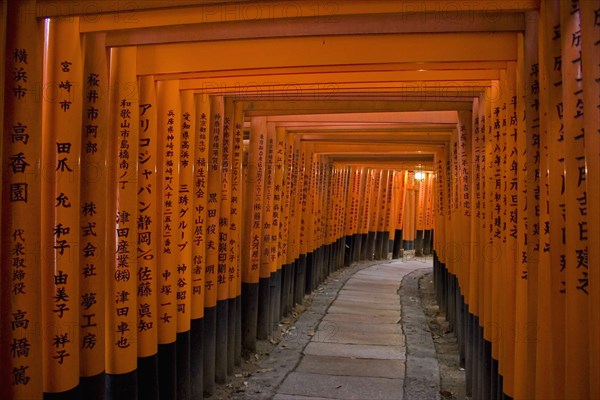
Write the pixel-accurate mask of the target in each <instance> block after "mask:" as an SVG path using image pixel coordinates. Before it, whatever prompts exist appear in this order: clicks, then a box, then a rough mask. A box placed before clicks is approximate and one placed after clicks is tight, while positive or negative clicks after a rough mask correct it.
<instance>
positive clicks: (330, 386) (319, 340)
mask: <svg viewBox="0 0 600 400" xmlns="http://www.w3.org/2000/svg"><path fill="white" fill-rule="evenodd" d="M427 267H430V262H427V263H425V262H423V261H409V262H403V261H399V260H394V261H379V262H377V263H375V262H373V261H371V262H363V263H359V264H357V265H354V266H353V267H351V268H349V269H347V270H345V271H343V272H342V273H341V274H340V275H338V276H336V277H334V278H333V279H332V280H330V281H329V282H328V283H327V284H326V285H325V286H324V287H323V288H322V290H321V291H320V293H318V294H317V296H316V297H315V299H314V301H313V303H312V305H311V307H310V308H309V309H308V310H307V311H306V312H305V313H304V314H303V315H302V317H301V318H300V319H299V320H298V322H297V323H296V325H295V327H294V329H293V330H292V331H291V332H292V334H290V335H288V336H287V337H286V338H285V339H284V340H283V341H282V342H281V343H280V345H279V346H278V347H277V348H276V350H275V351H274V352H273V353H272V354H271V356H270V357H269V359H267V360H265V361H264V362H263V363H262V364H261V366H260V370H261V371H265V372H262V373H258V374H255V375H254V376H253V377H252V378H250V379H249V381H248V388H247V390H246V392H245V393H243V394H241V395H240V396H239V397H237V398H239V399H274V400H295V399H297V400H302V399H304V400H311V399H312V400H318V399H346V400H366V399H369V400H384V399H385V400H387V399H396V400H401V399H403V398H404V397H403V394H404V392H405V388H404V386H405V379H406V367H407V365H406V359H407V347H406V337H405V335H404V327H403V324H402V321H401V315H402V310H401V302H400V295H399V288H400V286H401V282H402V280H403V278H404V277H405V276H406V275H407V274H410V273H411V272H414V271H416V270H418V269H423V268H427ZM431 346H433V343H431ZM438 380H439V379H438ZM408 400H412V399H408Z"/></svg>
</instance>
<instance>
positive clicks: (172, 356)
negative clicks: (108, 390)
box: [109, 342, 177, 399]
mask: <svg viewBox="0 0 600 400" xmlns="http://www.w3.org/2000/svg"><path fill="white" fill-rule="evenodd" d="M158 388H159V393H160V398H161V399H168V398H176V396H177V343H176V342H173V343H165V344H159V345H158ZM115 389H116V391H118V392H121V389H120V388H118V387H117V388H115ZM109 399H112V397H110V394H109Z"/></svg>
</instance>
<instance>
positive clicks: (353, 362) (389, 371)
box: [296, 355, 405, 379]
mask: <svg viewBox="0 0 600 400" xmlns="http://www.w3.org/2000/svg"><path fill="white" fill-rule="evenodd" d="M404 370H405V368H404V361H403V360H370V359H360V358H357V359H348V358H343V357H334V356H318V355H307V356H305V357H304V358H303V359H302V361H300V364H299V365H298V367H296V372H305V373H311V374H322V375H340V376H374V377H380V378H398V379H402V378H404Z"/></svg>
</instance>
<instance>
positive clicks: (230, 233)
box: [219, 100, 242, 375]
mask: <svg viewBox="0 0 600 400" xmlns="http://www.w3.org/2000/svg"><path fill="white" fill-rule="evenodd" d="M235 113H236V106H235V102H234V101H233V100H228V101H227V102H226V104H225V122H224V125H223V162H222V166H223V168H222V173H223V176H222V178H221V181H222V183H223V189H222V194H221V196H223V195H224V194H225V193H227V196H228V198H227V199H224V200H223V202H222V204H221V221H220V225H221V226H222V230H221V232H222V233H225V231H226V236H223V235H222V234H221V235H220V236H219V242H220V243H223V242H225V247H224V248H221V247H220V248H219V251H220V252H222V254H221V255H220V257H221V258H224V259H225V260H224V261H221V262H222V263H224V265H225V277H224V278H225V280H226V281H227V296H226V302H227V317H226V319H227V332H226V343H227V357H224V358H225V361H226V374H227V375H230V374H232V373H233V368H234V363H235V329H236V321H235V320H236V313H235V299H236V297H237V278H236V270H235V269H236V266H235V264H236V258H237V255H238V254H239V253H238V252H237V250H239V249H238V248H236V241H235V239H234V235H235V230H236V227H237V225H233V222H232V220H233V217H234V216H235V215H236V214H237V209H236V207H237V204H238V203H237V202H238V201H239V199H237V198H236V199H235V203H234V199H233V196H234V193H233V173H234V169H235V166H234V165H235V164H234V160H233V157H234V156H233V152H234V146H235V145H234V142H235V135H236V122H235ZM238 131H239V132H238V134H240V135H241V134H242V133H241V128H240V129H239V130H238ZM238 159H239V153H238ZM238 172H239V171H238ZM236 177H237V178H238V181H237V182H236V185H237V184H239V175H237V176H236ZM236 190H237V189H236ZM236 196H237V193H236ZM232 208H234V209H235V211H232Z"/></svg>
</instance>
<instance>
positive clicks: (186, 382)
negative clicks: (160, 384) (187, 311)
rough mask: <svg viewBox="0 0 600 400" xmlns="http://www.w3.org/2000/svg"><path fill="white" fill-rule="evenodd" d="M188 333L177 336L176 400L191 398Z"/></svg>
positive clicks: (189, 337)
mask: <svg viewBox="0 0 600 400" xmlns="http://www.w3.org/2000/svg"><path fill="white" fill-rule="evenodd" d="M190 339H191V336H190V331H187V332H181V333H178V334H177V342H176V343H177V345H176V346H175V347H176V349H177V400H179V399H181V400H189V399H191V397H192V387H191V377H190V366H191V361H192V360H191V359H190V353H191V342H190Z"/></svg>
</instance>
